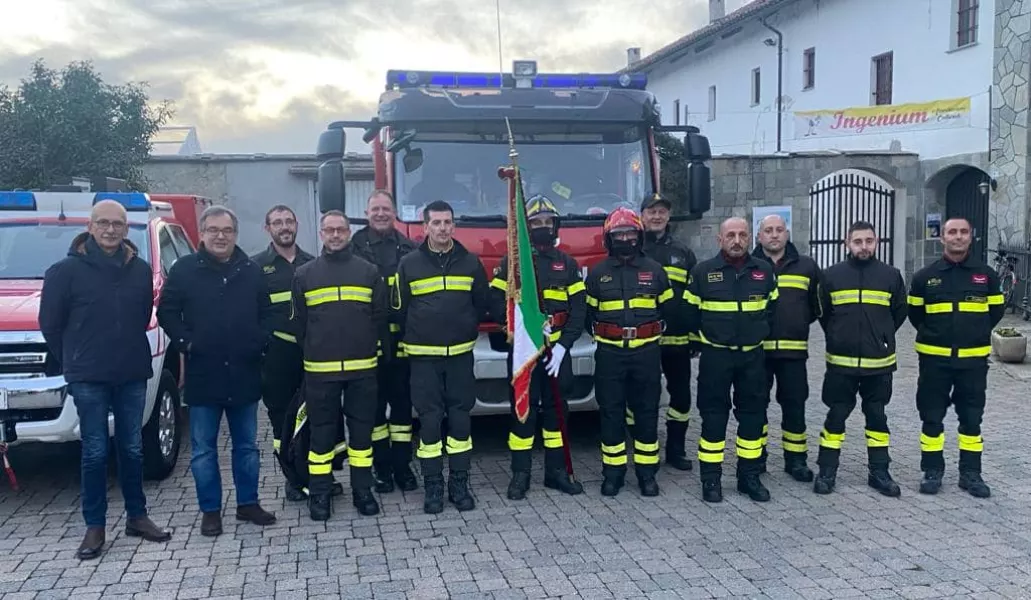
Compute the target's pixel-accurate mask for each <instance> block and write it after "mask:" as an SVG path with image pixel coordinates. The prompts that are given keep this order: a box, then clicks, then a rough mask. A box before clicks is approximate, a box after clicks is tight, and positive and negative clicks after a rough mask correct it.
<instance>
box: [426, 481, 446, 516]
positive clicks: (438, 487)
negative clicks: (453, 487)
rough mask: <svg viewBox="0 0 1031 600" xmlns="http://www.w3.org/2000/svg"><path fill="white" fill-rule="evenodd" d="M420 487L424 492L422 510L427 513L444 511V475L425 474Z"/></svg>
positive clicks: (432, 513) (433, 513)
mask: <svg viewBox="0 0 1031 600" xmlns="http://www.w3.org/2000/svg"><path fill="white" fill-rule="evenodd" d="M422 489H423V492H424V494H425V499H424V500H423V501H422V511H423V512H424V513H426V514H428V515H435V514H438V513H441V512H444V476H443V475H427V476H425V477H424V478H423V481H422Z"/></svg>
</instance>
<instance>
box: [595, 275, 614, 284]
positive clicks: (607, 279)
mask: <svg viewBox="0 0 1031 600" xmlns="http://www.w3.org/2000/svg"><path fill="white" fill-rule="evenodd" d="M598 281H600V282H602V283H608V282H610V281H612V275H602V276H601V277H599V278H598Z"/></svg>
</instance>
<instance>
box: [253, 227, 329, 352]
mask: <svg viewBox="0 0 1031 600" xmlns="http://www.w3.org/2000/svg"><path fill="white" fill-rule="evenodd" d="M251 260H252V261H254V263H255V264H257V265H258V266H259V267H261V272H262V273H263V274H264V275H265V284H266V285H267V286H268V297H269V301H270V302H271V303H272V314H273V315H274V316H273V319H272V331H273V335H275V336H276V337H278V338H280V339H283V340H286V341H288V342H290V341H292V342H296V341H297V331H296V327H297V322H296V321H292V320H291V314H290V311H291V306H290V293H291V292H290V290H291V286H292V285H293V281H294V271H296V270H297V269H298V268H299V267H300V266H302V265H304V264H306V263H308V262H311V261H313V260H315V257H314V256H312V255H311V254H308V253H307V252H305V251H304V250H301V249H300V248H297V255H296V256H295V257H294V261H293V262H290V261H288V260H286V259H285V258H283V256H282V255H281V254H280V253H278V252H276V249H275V248H273V247H272V244H269V245H268V248H266V249H265V250H263V251H261V252H259V253H257V254H255V255H254V256H252V257H251Z"/></svg>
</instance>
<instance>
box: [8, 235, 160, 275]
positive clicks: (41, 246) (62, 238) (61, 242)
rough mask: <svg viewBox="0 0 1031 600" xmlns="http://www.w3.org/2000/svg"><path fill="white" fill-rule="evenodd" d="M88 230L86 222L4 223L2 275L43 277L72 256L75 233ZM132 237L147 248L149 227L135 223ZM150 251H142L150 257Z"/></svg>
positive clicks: (142, 246) (143, 254) (130, 239)
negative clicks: (56, 264) (48, 270)
mask: <svg viewBox="0 0 1031 600" xmlns="http://www.w3.org/2000/svg"><path fill="white" fill-rule="evenodd" d="M83 231H85V223H83V222H78V223H67V224H63V225H61V224H42V223H2V224H0V279H43V275H44V273H46V270H47V269H48V268H50V265H52V264H54V263H56V262H57V261H59V260H61V259H62V258H64V257H65V256H68V249H69V248H70V247H71V245H72V240H73V239H75V236H77V235H79V234H80V233H82V232H83ZM128 239H129V241H130V242H132V243H133V245H135V246H136V247H137V248H142V249H146V248H147V239H148V236H147V228H146V226H144V225H131V226H130V227H129V233H128ZM149 257H150V252H140V258H142V259H143V260H148V258H149Z"/></svg>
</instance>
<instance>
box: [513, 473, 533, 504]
mask: <svg viewBox="0 0 1031 600" xmlns="http://www.w3.org/2000/svg"><path fill="white" fill-rule="evenodd" d="M529 489H530V472H529V471H515V472H514V473H512V479H511V480H510V481H509V482H508V499H509V500H523V499H525V498H526V492H527V491H529Z"/></svg>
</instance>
